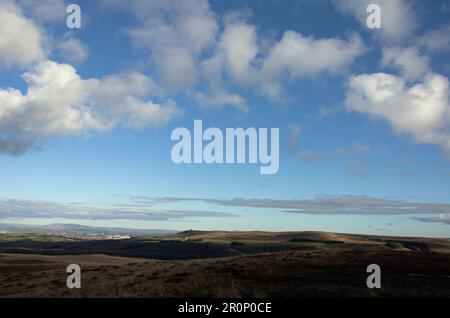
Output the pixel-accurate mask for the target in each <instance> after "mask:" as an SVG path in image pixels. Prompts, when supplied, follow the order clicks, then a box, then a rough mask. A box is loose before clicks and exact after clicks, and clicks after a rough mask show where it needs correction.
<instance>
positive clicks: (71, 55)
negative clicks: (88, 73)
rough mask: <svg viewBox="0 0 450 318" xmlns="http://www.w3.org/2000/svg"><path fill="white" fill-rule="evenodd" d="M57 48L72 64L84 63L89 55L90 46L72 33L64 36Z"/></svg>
mask: <svg viewBox="0 0 450 318" xmlns="http://www.w3.org/2000/svg"><path fill="white" fill-rule="evenodd" d="M56 50H57V52H58V53H59V54H60V55H61V56H62V58H63V59H64V60H65V61H67V62H69V63H72V64H80V63H82V62H83V61H84V60H86V58H87V57H88V55H89V48H88V46H87V45H86V44H84V43H82V42H81V41H80V40H78V39H75V38H73V37H71V36H70V35H66V36H64V37H63V38H62V39H61V41H60V42H59V43H57V46H56Z"/></svg>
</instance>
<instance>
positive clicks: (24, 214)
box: [0, 199, 234, 221]
mask: <svg viewBox="0 0 450 318" xmlns="http://www.w3.org/2000/svg"><path fill="white" fill-rule="evenodd" d="M0 215H1V217H2V218H46V219H48V218H65V219H90V220H117V219H127V220H143V221H166V220H181V219H185V218H189V217H232V216H234V215H233V214H231V213H225V212H213V211H195V210H156V209H152V208H150V207H145V206H139V207H130V208H122V207H111V208H106V207H103V208H99V207H95V206H89V205H83V204H76V203H60V202H51V201H43V200H24V199H0Z"/></svg>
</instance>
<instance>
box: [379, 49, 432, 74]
mask: <svg viewBox="0 0 450 318" xmlns="http://www.w3.org/2000/svg"><path fill="white" fill-rule="evenodd" d="M381 64H382V65H383V66H391V67H395V68H399V69H400V71H401V74H402V77H403V78H405V79H407V80H414V79H421V78H423V76H424V75H425V74H427V73H428V72H429V71H430V67H429V59H428V57H427V56H424V55H422V54H420V52H419V49H418V48H416V47H408V48H400V47H395V48H392V47H389V48H384V49H383V58H382V61H381Z"/></svg>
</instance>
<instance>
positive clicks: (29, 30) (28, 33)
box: [0, 1, 45, 69]
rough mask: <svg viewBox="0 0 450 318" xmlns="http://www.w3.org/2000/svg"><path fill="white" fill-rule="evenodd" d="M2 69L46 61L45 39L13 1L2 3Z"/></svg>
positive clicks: (0, 57)
mask: <svg viewBox="0 0 450 318" xmlns="http://www.w3.org/2000/svg"><path fill="white" fill-rule="evenodd" d="M0 21H1V28H0V69H2V68H10V67H16V66H18V67H24V66H28V65H30V64H31V63H33V62H36V61H39V60H42V59H44V57H45V52H44V49H43V42H44V38H43V36H42V34H41V32H40V30H39V29H38V27H37V26H36V25H35V24H34V23H33V21H31V20H29V19H27V18H25V17H24V15H23V13H22V11H21V9H20V8H19V7H18V6H16V5H15V4H14V3H13V2H12V1H2V2H0Z"/></svg>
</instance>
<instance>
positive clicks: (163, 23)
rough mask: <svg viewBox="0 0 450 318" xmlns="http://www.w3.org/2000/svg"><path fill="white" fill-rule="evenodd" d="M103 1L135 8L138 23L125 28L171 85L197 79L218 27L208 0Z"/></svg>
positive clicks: (193, 81)
mask: <svg viewBox="0 0 450 318" xmlns="http://www.w3.org/2000/svg"><path fill="white" fill-rule="evenodd" d="M103 5H104V6H106V7H116V8H121V9H128V10H132V12H133V13H134V14H135V15H136V16H137V17H138V19H139V22H138V24H137V25H136V26H133V27H131V28H128V29H127V31H126V32H127V33H128V34H129V35H130V37H131V39H132V41H133V43H134V45H135V46H136V47H138V48H141V49H144V50H147V51H148V52H149V54H150V57H151V60H152V62H153V63H155V65H156V67H157V68H158V74H159V76H160V78H161V79H162V80H163V81H164V82H165V84H166V85H167V87H168V88H171V89H179V88H186V87H191V86H192V85H193V84H194V83H195V81H196V79H197V75H198V74H197V67H196V66H197V63H198V60H199V58H200V56H201V54H202V53H204V51H205V50H206V49H207V48H209V47H210V46H211V45H213V44H214V42H215V37H216V33H217V31H218V22H217V20H216V17H215V15H214V13H213V12H212V11H211V10H210V7H209V3H208V1H207V0H200V1H196V0H186V1H176V0H170V1H167V0H150V1H146V0H137V1H132V2H129V1H122V0H113V1H109V0H108V1H103Z"/></svg>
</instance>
